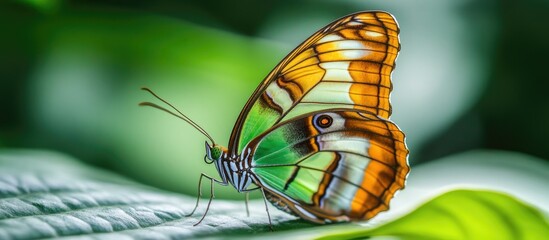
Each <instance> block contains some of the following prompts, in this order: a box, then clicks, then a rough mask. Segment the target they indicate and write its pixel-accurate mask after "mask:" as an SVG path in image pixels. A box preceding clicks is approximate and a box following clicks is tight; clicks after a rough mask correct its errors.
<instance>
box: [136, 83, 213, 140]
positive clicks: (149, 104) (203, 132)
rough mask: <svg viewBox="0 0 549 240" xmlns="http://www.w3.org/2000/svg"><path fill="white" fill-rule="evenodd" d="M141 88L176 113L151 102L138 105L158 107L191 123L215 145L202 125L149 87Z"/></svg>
mask: <svg viewBox="0 0 549 240" xmlns="http://www.w3.org/2000/svg"><path fill="white" fill-rule="evenodd" d="M141 90H144V91H147V92H149V93H150V94H152V95H153V96H154V97H156V98H157V99H158V100H160V101H162V102H163V103H165V104H167V105H168V106H170V107H171V108H172V109H173V110H175V111H176V112H177V113H179V115H178V114H176V113H174V112H172V111H170V110H168V109H166V108H164V107H161V106H158V105H156V104H154V103H151V102H141V103H139V106H149V107H153V108H156V109H159V110H162V111H164V112H167V113H169V114H171V115H173V116H175V117H177V118H179V119H181V120H183V121H185V122H187V123H189V124H191V126H193V127H194V128H195V129H196V130H198V131H199V132H201V133H202V134H204V136H206V137H207V138H208V139H210V141H212V145H215V141H214V140H213V138H212V137H211V136H210V134H208V133H207V132H206V130H204V129H203V128H202V127H200V126H199V125H198V124H196V123H195V122H194V121H193V120H191V119H190V118H189V117H187V116H186V115H185V114H183V113H182V112H181V111H179V110H178V109H177V108H176V107H174V106H173V105H172V104H170V103H169V102H168V101H166V100H164V99H162V98H161V97H159V96H158V95H156V93H154V92H153V91H152V90H150V89H149V88H146V87H142V88H141Z"/></svg>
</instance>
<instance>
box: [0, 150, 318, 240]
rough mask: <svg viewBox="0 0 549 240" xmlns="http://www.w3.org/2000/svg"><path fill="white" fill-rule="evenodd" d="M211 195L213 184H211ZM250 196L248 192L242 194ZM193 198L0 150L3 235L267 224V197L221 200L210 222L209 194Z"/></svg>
mask: <svg viewBox="0 0 549 240" xmlns="http://www.w3.org/2000/svg"><path fill="white" fill-rule="evenodd" d="M203 192H204V195H205V197H208V196H209V187H208V186H207V184H204V189H203ZM243 199H244V198H243ZM195 203H196V199H195V198H193V197H187V196H182V195H178V194H173V193H168V192H163V191H160V190H156V189H153V188H150V187H146V186H142V185H139V184H136V183H134V182H132V181H129V180H126V179H123V178H121V177H118V176H115V175H113V174H110V173H107V172H104V171H101V170H98V169H92V168H89V167H86V166H84V165H82V164H79V163H78V162H76V161H73V160H72V159H70V158H68V157H66V156H64V155H60V154H54V153H50V152H36V151H2V152H0V239H37V238H54V237H66V236H73V237H74V236H86V237H94V238H95V237H98V238H101V239H105V238H106V239H110V238H112V239H121V238H135V239H145V238H147V239H151V238H153V239H159V238H189V237H207V236H212V235H213V236H215V235H218V234H220V233H223V234H227V233H245V232H247V233H257V232H264V231H268V229H269V228H268V219H267V214H266V212H265V206H264V205H263V202H262V201H257V200H255V201H252V202H251V204H250V217H247V216H246V210H245V205H244V201H224V200H216V199H214V201H213V203H212V205H211V207H210V210H209V213H208V215H207V216H206V218H205V219H204V221H203V222H202V223H201V224H200V225H198V226H196V227H194V226H193V224H195V223H196V222H198V220H199V219H200V217H201V216H202V214H203V213H204V210H205V206H206V203H207V199H202V200H201V204H200V207H199V209H198V210H197V212H196V213H195V214H194V215H193V216H191V217H185V215H186V214H189V213H190V211H191V210H192V209H193V207H194V205H195ZM270 213H271V217H272V220H273V224H274V225H276V227H275V228H276V229H278V230H283V229H289V228H298V227H306V226H313V225H311V224H309V223H306V222H304V221H302V220H298V219H296V218H295V217H293V216H291V215H288V214H285V213H282V212H280V211H278V210H276V209H274V208H270Z"/></svg>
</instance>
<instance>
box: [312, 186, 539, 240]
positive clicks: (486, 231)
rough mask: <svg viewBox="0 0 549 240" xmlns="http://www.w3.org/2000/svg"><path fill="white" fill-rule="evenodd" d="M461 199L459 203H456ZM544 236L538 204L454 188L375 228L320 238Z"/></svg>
mask: <svg viewBox="0 0 549 240" xmlns="http://www.w3.org/2000/svg"><path fill="white" fill-rule="evenodd" d="M456 203H457V204H456ZM375 236H379V237H381V236H393V237H397V238H398V239H544V238H545V237H547V236H549V224H548V221H547V219H546V218H545V216H544V215H543V214H542V213H541V212H540V211H539V210H538V209H537V208H535V207H532V206H530V205H528V204H526V203H524V202H523V201H521V200H519V199H516V198H514V197H512V196H509V195H507V194H504V193H500V192H494V191H487V190H464V189H459V190H453V191H450V192H447V193H444V194H442V195H440V196H438V197H435V198H434V199H432V200H430V201H428V202H426V203H425V204H423V205H421V206H420V207H418V208H417V209H415V210H414V211H412V212H410V213H409V214H407V215H405V216H403V217H401V218H399V219H397V220H395V221H392V222H389V223H386V224H384V225H381V226H379V227H376V228H371V229H357V228H353V229H349V230H344V232H341V231H340V232H339V233H335V234H326V235H324V236H321V237H318V238H317V239H322V240H329V239H364V238H371V237H375Z"/></svg>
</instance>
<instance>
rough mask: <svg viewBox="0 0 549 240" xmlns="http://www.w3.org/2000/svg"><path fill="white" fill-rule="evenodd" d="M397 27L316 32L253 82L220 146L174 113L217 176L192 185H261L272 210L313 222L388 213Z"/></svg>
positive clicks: (360, 21) (401, 160)
mask: <svg viewBox="0 0 549 240" xmlns="http://www.w3.org/2000/svg"><path fill="white" fill-rule="evenodd" d="M398 32H399V29H398V25H397V23H396V21H395V19H394V18H393V17H392V16H391V15H390V14H389V13H385V12H378V11H376V12H359V13H355V14H352V15H349V16H346V17H343V18H341V19H338V20H336V21H334V22H333V23H331V24H329V25H328V26H326V27H324V28H322V29H320V30H319V31H317V32H316V33H315V34H313V35H312V36H311V37H310V38H309V39H307V40H306V41H305V42H303V43H302V44H301V45H299V46H298V47H297V48H296V49H294V50H293V51H292V52H291V53H290V54H289V55H288V56H286V57H285V58H284V59H283V60H282V61H281V62H280V63H279V64H278V65H277V66H276V67H275V68H274V69H273V70H272V71H271V72H270V73H269V75H268V76H267V77H266V79H265V80H264V81H263V82H262V84H260V85H259V86H258V87H257V89H256V90H255V92H254V93H253V95H252V96H251V97H250V99H249V100H248V102H247V103H246V105H245V106H244V109H243V110H242V112H241V113H240V115H239V118H238V120H237V121H236V124H235V126H234V128H233V131H232V134H231V137H230V140H229V146H228V148H225V147H222V146H220V145H217V144H215V143H214V141H213V139H211V137H210V136H209V135H208V134H207V133H206V132H205V131H204V130H203V129H202V128H200V127H199V126H198V125H196V124H195V123H194V122H192V121H191V120H190V119H188V118H187V117H186V116H184V115H183V114H181V113H180V112H179V111H177V110H176V111H177V112H178V113H180V115H181V116H180V115H177V114H174V115H176V116H178V117H180V118H182V119H184V120H185V121H187V122H189V123H191V125H193V126H194V127H195V128H197V129H199V130H200V131H201V132H203V133H204V134H205V135H206V136H207V137H208V138H209V139H210V140H211V142H212V144H208V143H207V142H206V157H205V161H206V162H207V163H213V164H214V165H215V167H216V169H217V171H218V172H219V175H220V178H221V180H217V179H215V178H212V177H209V176H206V175H204V174H202V176H201V179H200V182H201V181H202V179H203V178H206V179H208V180H210V183H211V186H212V189H213V183H214V182H217V183H220V184H222V185H229V184H230V185H232V186H234V187H235V188H236V190H237V191H239V192H246V193H247V192H249V191H252V190H260V191H261V192H262V193H263V196H264V199H267V200H268V201H270V202H271V203H272V204H273V205H275V206H276V207H277V208H279V209H281V210H284V211H286V212H289V213H292V214H294V215H297V216H299V217H301V218H303V219H306V220H308V221H311V222H315V223H328V222H344V221H357V220H366V219H370V218H372V217H374V216H375V215H376V214H378V213H379V212H381V211H384V210H387V209H388V208H389V201H390V200H391V199H392V197H393V196H394V195H395V193H396V191H398V190H400V189H402V188H404V184H405V180H406V176H407V175H408V172H409V170H410V169H409V166H408V163H407V158H408V149H407V147H406V144H405V141H404V134H403V132H402V131H401V130H400V129H399V128H398V127H397V126H396V125H395V124H394V123H393V122H391V121H390V120H389V117H390V115H391V105H390V102H389V94H390V92H391V90H392V83H391V78H390V77H391V73H392V71H393V69H394V67H395V60H396V58H397V54H398V51H399V49H400V43H399V37H398ZM146 90H148V89H146ZM149 91H150V90H149ZM151 93H152V92H151ZM153 94H154V93H153ZM155 96H156V95H155ZM161 100H162V99H161ZM142 105H148V106H153V107H157V108H160V109H162V110H165V111H167V110H166V109H163V108H161V107H159V106H157V105H155V104H152V103H142ZM170 106H171V105H170ZM172 114H173V113H172ZM199 188H200V186H199ZM212 195H213V190H212ZM210 201H211V198H210ZM197 206H198V201H197ZM208 206H209V203H208ZM195 210H196V207H195ZM206 211H207V210H206ZM193 212H194V210H193ZM267 213H268V211H267ZM191 214H192V213H191ZM204 216H205V214H204ZM204 216H203V217H202V219H203V218H204ZM202 219H201V220H200V221H202ZM269 221H270V217H269ZM199 223H200V222H199Z"/></svg>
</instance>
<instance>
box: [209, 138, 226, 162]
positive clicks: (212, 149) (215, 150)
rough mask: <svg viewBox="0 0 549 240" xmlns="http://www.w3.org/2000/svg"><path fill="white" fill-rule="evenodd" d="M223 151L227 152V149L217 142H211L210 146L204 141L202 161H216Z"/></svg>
mask: <svg viewBox="0 0 549 240" xmlns="http://www.w3.org/2000/svg"><path fill="white" fill-rule="evenodd" d="M224 152H227V149H226V148H225V147H222V146H220V145H217V144H213V146H211V145H210V144H209V143H208V142H206V157H205V158H204V161H205V162H206V163H207V164H210V163H213V162H214V161H218V160H219V159H221V156H222V155H223V153H224Z"/></svg>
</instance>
